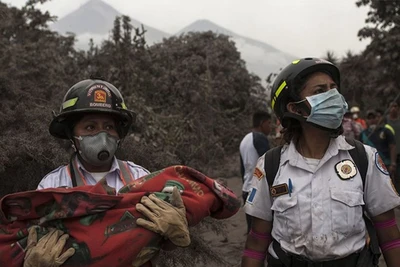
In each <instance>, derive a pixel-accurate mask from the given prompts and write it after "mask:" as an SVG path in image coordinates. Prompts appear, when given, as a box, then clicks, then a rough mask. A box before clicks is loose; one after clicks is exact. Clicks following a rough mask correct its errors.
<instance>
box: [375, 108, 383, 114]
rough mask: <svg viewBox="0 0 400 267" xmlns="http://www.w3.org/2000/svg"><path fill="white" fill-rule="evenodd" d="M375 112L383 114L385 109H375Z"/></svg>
mask: <svg viewBox="0 0 400 267" xmlns="http://www.w3.org/2000/svg"><path fill="white" fill-rule="evenodd" d="M375 113H379V114H380V115H381V116H382V115H383V110H382V109H380V108H377V109H375Z"/></svg>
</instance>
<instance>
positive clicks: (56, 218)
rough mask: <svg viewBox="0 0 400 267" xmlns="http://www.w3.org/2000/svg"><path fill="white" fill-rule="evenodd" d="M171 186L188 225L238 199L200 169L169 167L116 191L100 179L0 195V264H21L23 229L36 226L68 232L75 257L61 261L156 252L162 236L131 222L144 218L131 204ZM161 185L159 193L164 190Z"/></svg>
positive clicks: (116, 262) (225, 210)
mask: <svg viewBox="0 0 400 267" xmlns="http://www.w3.org/2000/svg"><path fill="white" fill-rule="evenodd" d="M170 186H178V188H180V189H181V190H182V191H183V192H182V199H183V202H184V204H185V207H186V217H187V220H188V223H189V225H190V226H194V225H196V224H197V223H199V222H200V221H201V220H202V219H203V218H205V217H207V216H211V217H214V218H217V219H223V218H228V217H230V216H232V215H234V214H235V213H236V212H237V211H238V209H239V207H240V200H239V199H238V198H237V197H236V196H235V194H234V193H233V192H232V191H231V190H229V189H228V188H226V187H224V186H223V185H221V184H219V183H218V182H217V181H215V180H213V179H211V178H209V177H207V176H205V175H204V174H202V173H200V172H198V171H196V170H194V169H192V168H189V167H186V166H172V167H168V168H166V169H163V170H161V171H158V172H154V173H151V174H149V175H146V176H144V177H142V178H140V179H138V180H136V181H134V182H132V183H130V184H128V185H126V186H125V187H123V188H121V190H120V191H119V192H118V194H117V195H115V191H114V189H112V188H110V187H108V186H107V185H106V183H105V181H104V180H102V181H100V182H99V183H98V184H96V185H95V186H81V187H75V188H69V189H64V188H52V189H45V190H40V191H28V192H20V193H15V194H10V195H7V196H5V197H3V198H2V199H1V200H0V208H1V210H0V266H22V264H23V258H24V255H25V252H24V248H25V247H26V243H27V234H28V228H29V227H31V226H36V225H40V226H42V227H38V234H39V236H42V235H44V234H45V233H46V232H47V228H49V227H55V228H57V229H60V230H62V231H64V232H65V233H68V234H69V235H70V238H69V240H68V243H67V245H66V248H65V249H67V248H69V247H74V248H75V249H76V252H75V254H74V256H72V257H71V258H70V259H68V260H67V261H66V262H65V264H64V265H63V266H132V262H133V261H134V260H135V259H140V258H143V259H144V260H143V261H142V262H147V263H146V264H147V265H146V266H150V264H149V262H148V259H149V258H151V257H152V256H154V255H155V254H156V252H157V251H158V250H159V248H160V246H161V245H162V242H164V239H163V237H161V236H160V235H158V234H155V233H153V232H151V231H148V230H146V229H144V228H142V227H139V226H137V225H136V223H135V222H136V219H137V218H140V217H143V216H142V215H141V214H140V213H139V212H137V211H136V208H135V204H136V203H138V202H139V201H140V199H141V197H142V196H143V195H145V194H148V193H149V192H158V193H156V194H157V196H158V197H160V198H162V199H164V200H166V201H168V200H169V196H170V194H169V193H165V192H168V191H169V189H170ZM163 190H164V192H163Z"/></svg>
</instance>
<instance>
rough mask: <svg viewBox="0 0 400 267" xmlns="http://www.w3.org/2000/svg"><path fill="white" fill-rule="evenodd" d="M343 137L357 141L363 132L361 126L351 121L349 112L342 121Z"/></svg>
mask: <svg viewBox="0 0 400 267" xmlns="http://www.w3.org/2000/svg"><path fill="white" fill-rule="evenodd" d="M342 126H343V135H344V136H345V137H347V138H351V139H357V140H358V138H359V137H360V133H361V132H362V131H363V128H362V126H361V124H359V123H358V122H355V121H354V120H353V117H352V114H351V112H350V111H349V110H347V111H346V113H345V114H344V117H343V121H342Z"/></svg>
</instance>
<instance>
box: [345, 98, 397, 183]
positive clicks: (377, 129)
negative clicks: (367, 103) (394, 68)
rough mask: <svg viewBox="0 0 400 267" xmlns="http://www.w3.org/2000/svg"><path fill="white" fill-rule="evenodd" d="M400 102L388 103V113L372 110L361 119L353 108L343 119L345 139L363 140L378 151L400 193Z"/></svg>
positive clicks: (357, 110) (360, 115)
mask: <svg viewBox="0 0 400 267" xmlns="http://www.w3.org/2000/svg"><path fill="white" fill-rule="evenodd" d="M398 102H399V101H397V100H393V101H391V102H390V103H389V106H388V108H387V110H386V111H383V110H382V109H379V108H378V109H369V110H367V111H366V112H365V113H364V115H365V116H364V117H363V116H362V112H361V110H360V108H359V107H358V106H353V107H352V108H351V109H350V110H348V111H347V112H346V114H345V115H344V118H343V123H342V126H343V135H344V136H345V137H347V138H354V139H358V140H360V141H361V142H362V143H363V144H366V145H369V146H371V147H374V148H376V150H377V151H378V153H379V155H380V157H381V159H382V161H383V163H384V164H385V166H386V168H387V171H388V172H389V174H390V177H391V178H392V181H393V183H394V185H395V187H396V189H397V191H399V189H400V169H398V166H399V165H400V116H399V115H400V114H399V103H398Z"/></svg>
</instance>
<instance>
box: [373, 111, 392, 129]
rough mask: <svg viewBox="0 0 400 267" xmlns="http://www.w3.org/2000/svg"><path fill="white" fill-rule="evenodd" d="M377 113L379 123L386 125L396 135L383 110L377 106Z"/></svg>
mask: <svg viewBox="0 0 400 267" xmlns="http://www.w3.org/2000/svg"><path fill="white" fill-rule="evenodd" d="M375 114H376V117H377V118H378V125H383V127H385V128H386V129H388V130H389V131H391V132H392V134H393V135H395V134H396V133H395V131H394V129H393V127H392V126H390V125H389V124H388V123H387V120H386V118H385V116H384V112H383V110H381V109H379V108H377V109H375Z"/></svg>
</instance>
